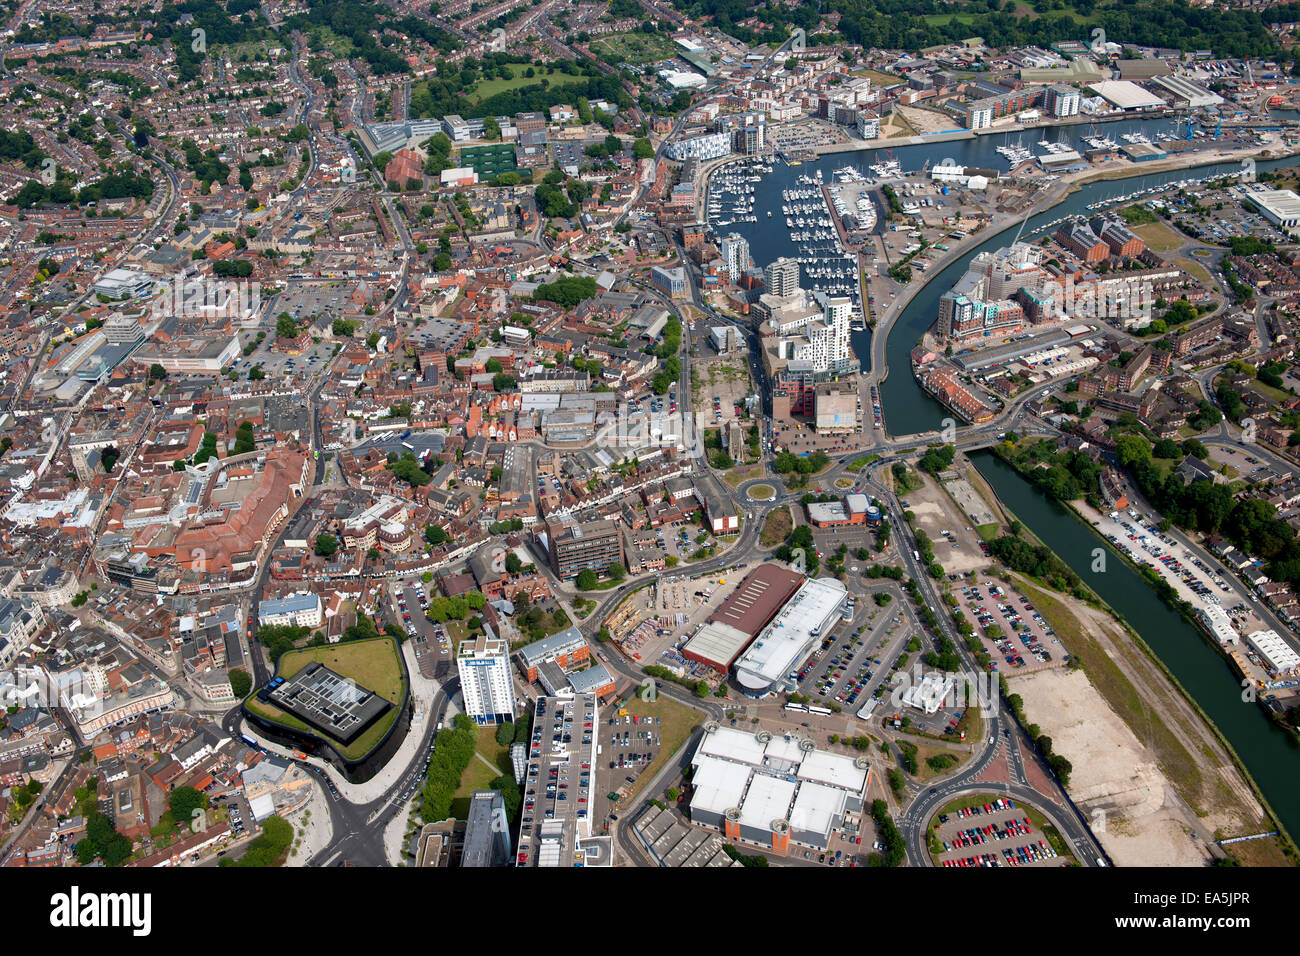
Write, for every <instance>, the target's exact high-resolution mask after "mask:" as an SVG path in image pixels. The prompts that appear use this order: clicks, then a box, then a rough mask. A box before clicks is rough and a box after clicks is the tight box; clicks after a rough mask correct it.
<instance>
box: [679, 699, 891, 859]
mask: <svg viewBox="0 0 1300 956" xmlns="http://www.w3.org/2000/svg"><path fill="white" fill-rule="evenodd" d="M691 765H692V767H693V768H694V772H693V773H692V775H691V784H692V787H693V788H694V789H693V793H692V796H691V820H692V822H694V823H697V824H699V825H701V826H706V827H716V828H717V829H718V830H721V831H722V833H723V835H724V836H725V837H727V838H728V839H733V840H743V841H745V842H747V843H751V844H754V845H756V846H761V847H763V848H764V849H769V850H772V851H774V852H776V853H787V852H789V849H790V846H791V844H794V845H797V846H801V847H807V848H809V849H813V850H825V849H826V848H827V847H828V846H829V845H830V838H831V834H832V833H833V832H834V831H835V830H836V829H838V828H839V827H840V826H841V825H842V824H843V822H844V816H845V814H846V813H856V812H858V811H860V810H861V809H862V806H863V802H864V800H865V798H866V792H867V785H868V783H869V782H870V780H871V764H870V763H869V762H868V760H867V759H866V758H865V757H856V758H855V757H849V756H846V755H843V754H834V753H828V752H827V751H823V750H818V749H817V748H816V746H815V745H814V744H813V742H812V741H811V740H805V739H800V738H798V737H795V736H793V735H791V734H784V735H774V734H772V733H771V732H770V731H766V730H760V731H758V732H757V733H750V732H747V731H743V730H734V729H732V728H730V727H721V726H719V725H718V724H714V723H710V724H708V725H706V726H705V728H704V736H703V738H702V739H701V740H700V744H699V747H697V748H696V751H695V755H694V757H692V758H691Z"/></svg>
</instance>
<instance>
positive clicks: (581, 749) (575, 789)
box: [515, 694, 609, 867]
mask: <svg viewBox="0 0 1300 956" xmlns="http://www.w3.org/2000/svg"><path fill="white" fill-rule="evenodd" d="M596 709H597V699H596V696H595V695H594V694H582V695H577V696H573V697H539V698H537V711H536V714H535V715H534V717H533V736H532V740H531V742H530V744H529V750H528V771H527V776H525V778H524V804H523V811H522V814H521V816H520V822H519V840H518V841H517V845H518V848H519V849H518V853H517V854H516V856H515V862H516V865H517V866H547V867H551V866H584V865H586V861H587V857H588V853H589V850H590V849H592V848H589V847H585V846H584V843H585V842H587V841H590V840H591V839H592V835H591V805H592V804H591V780H592V768H593V766H594V764H595V761H596ZM600 839H602V840H604V839H606V838H600ZM595 855H596V856H598V857H600V858H601V859H605V860H608V859H609V854H608V848H607V847H606V848H602V849H601V850H598V851H597V853H596V854H595Z"/></svg>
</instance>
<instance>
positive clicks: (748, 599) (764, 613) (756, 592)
mask: <svg viewBox="0 0 1300 956" xmlns="http://www.w3.org/2000/svg"><path fill="white" fill-rule="evenodd" d="M803 580H804V579H803V575H801V574H798V573H796V572H794V571H791V570H789V569H788V568H783V567H780V566H779V565H776V564H760V565H759V566H758V567H756V568H755V569H754V570H753V571H750V572H749V574H747V575H745V580H743V581H741V582H740V586H739V587H737V588H736V590H735V591H733V592H732V593H731V596H730V597H728V598H727V599H726V600H725V601H723V602H722V606H721V607H719V608H718V609H717V610H716V611H715V612H714V613H713V615H712V616H711V617H710V618H709V623H710V624H727V625H730V626H731V627H734V628H735V629H736V630H738V631H743V632H744V633H746V634H748V635H749V636H750V637H753V636H754V635H755V634H757V633H758V632H759V631H761V630H762V629H763V628H764V627H766V626H767V624H768V622H769V621H771V620H772V618H773V617H775V616H776V612H777V611H779V610H780V609H781V607H782V605H784V604H785V602H786V601H788V600H790V598H791V597H792V596H793V595H794V593H795V592H796V591H797V590H799V585H801V584H802V583H803Z"/></svg>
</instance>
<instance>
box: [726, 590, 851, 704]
mask: <svg viewBox="0 0 1300 956" xmlns="http://www.w3.org/2000/svg"><path fill="white" fill-rule="evenodd" d="M848 598H849V592H848V589H847V588H846V587H845V586H844V585H843V584H842V583H841V582H840V581H838V580H836V579H835V578H813V579H810V580H808V581H805V582H804V584H803V586H802V587H801V588H799V590H798V592H797V593H796V594H795V596H794V597H793V598H791V599H790V601H789V603H787V604H786V605H785V606H784V607H783V608H781V610H780V612H779V613H778V614H777V615H776V617H775V619H773V621H772V623H771V624H769V625H768V626H767V627H765V628H764V629H763V631H762V633H760V634H759V635H758V637H757V638H756V639H755V641H754V643H753V644H751V645H750V646H749V648H748V650H746V651H745V653H744V654H743V655H741V657H740V659H739V660H738V661H736V683H737V684H738V685H739V688H740V690H741V691H743V692H744V693H745V694H748V695H749V696H751V697H762V696H763V695H765V694H768V693H771V692H772V691H774V690H779V689H781V688H782V687H783V686H784V685H785V684H786V683H787V679H788V677H787V675H789V674H790V672H791V671H793V670H794V669H795V667H797V666H798V664H799V663H800V662H801V661H803V660H804V658H806V657H807V656H808V655H809V654H810V653H811V652H812V649H813V646H814V645H815V644H816V643H817V642H818V641H819V640H821V638H822V635H823V634H827V633H829V632H830V628H831V625H832V624H833V623H834V622H835V621H836V620H837V619H838V618H839V617H840V616H841V613H842V612H843V610H844V608H845V606H846V605H847V603H848Z"/></svg>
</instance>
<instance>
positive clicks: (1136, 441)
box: [1115, 435, 1151, 467]
mask: <svg viewBox="0 0 1300 956" xmlns="http://www.w3.org/2000/svg"><path fill="white" fill-rule="evenodd" d="M1115 454H1116V457H1118V458H1119V463H1120V464H1121V465H1124V466H1125V467H1132V466H1133V465H1136V464H1137V463H1138V462H1142V463H1147V462H1149V461H1151V443H1150V442H1149V441H1147V440H1146V439H1145V438H1143V437H1142V436H1141V435H1122V436H1120V439H1119V441H1117V442H1115Z"/></svg>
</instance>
